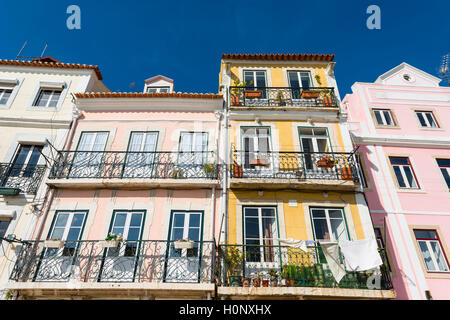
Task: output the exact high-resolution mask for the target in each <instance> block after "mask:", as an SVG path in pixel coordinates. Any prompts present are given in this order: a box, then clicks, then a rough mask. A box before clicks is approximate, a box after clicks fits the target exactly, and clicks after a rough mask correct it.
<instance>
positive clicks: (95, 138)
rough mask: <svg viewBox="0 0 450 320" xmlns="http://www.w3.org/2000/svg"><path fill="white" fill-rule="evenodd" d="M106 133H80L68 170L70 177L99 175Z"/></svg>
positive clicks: (106, 137) (106, 138)
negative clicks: (71, 163)
mask: <svg viewBox="0 0 450 320" xmlns="http://www.w3.org/2000/svg"><path fill="white" fill-rule="evenodd" d="M107 140H108V132H82V133H81V136H80V140H79V142H78V146H77V151H76V153H75V155H74V159H73V165H72V167H71V169H70V176H71V177H91V178H92V177H96V176H97V175H98V174H99V173H100V169H101V168H100V167H101V161H102V157H103V151H104V150H105V146H106V141H107Z"/></svg>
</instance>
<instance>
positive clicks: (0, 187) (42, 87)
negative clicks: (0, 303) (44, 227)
mask: <svg viewBox="0 0 450 320" xmlns="http://www.w3.org/2000/svg"><path fill="white" fill-rule="evenodd" d="M109 91H110V90H109V89H108V88H107V87H106V86H105V85H104V84H103V82H102V75H101V73H100V70H99V69H98V67H97V66H92V65H81V64H71V63H61V62H59V61H57V60H56V59H53V58H51V57H45V58H38V59H33V60H32V61H17V60H0V237H1V238H7V239H3V240H2V239H1V238H0V298H4V296H5V294H6V290H5V289H4V287H5V284H6V282H7V281H8V278H9V274H10V273H11V270H12V268H13V265H14V260H15V258H16V257H15V252H16V250H17V249H18V247H19V246H21V245H22V244H21V243H20V242H18V241H17V240H16V239H33V238H34V234H33V233H34V231H35V230H39V226H38V225H37V221H38V219H37V218H38V217H39V215H40V214H42V213H43V212H44V211H45V207H46V206H45V202H44V200H45V199H46V198H48V197H46V195H47V194H48V192H49V190H48V188H47V186H46V185H45V183H43V181H45V178H46V176H47V175H48V171H49V165H48V164H49V163H50V162H51V161H52V160H53V159H54V158H55V157H56V156H57V153H56V151H55V150H62V149H63V148H64V145H65V143H66V140H67V139H68V138H69V135H70V133H71V132H72V130H71V129H73V128H71V124H72V120H73V117H74V116H78V115H77V112H75V110H74V105H73V103H72V100H73V95H72V94H73V93H76V92H109ZM53 147H54V148H53ZM11 240H13V241H11Z"/></svg>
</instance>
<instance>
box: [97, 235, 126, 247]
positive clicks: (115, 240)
mask: <svg viewBox="0 0 450 320" xmlns="http://www.w3.org/2000/svg"><path fill="white" fill-rule="evenodd" d="M122 241H123V237H122V234H121V233H119V234H118V235H116V234H114V233H112V232H110V233H108V236H107V237H106V238H105V240H102V241H100V245H101V246H102V248H117V246H118V245H119V242H122Z"/></svg>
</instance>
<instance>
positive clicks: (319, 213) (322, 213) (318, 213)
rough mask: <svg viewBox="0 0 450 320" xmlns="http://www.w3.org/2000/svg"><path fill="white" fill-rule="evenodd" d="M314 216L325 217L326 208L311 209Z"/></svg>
mask: <svg viewBox="0 0 450 320" xmlns="http://www.w3.org/2000/svg"><path fill="white" fill-rule="evenodd" d="M311 212H312V215H313V218H325V210H322V209H314V210H311Z"/></svg>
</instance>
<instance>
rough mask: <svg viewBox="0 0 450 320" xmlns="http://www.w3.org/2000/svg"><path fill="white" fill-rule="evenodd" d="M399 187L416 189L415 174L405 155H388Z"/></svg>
mask: <svg viewBox="0 0 450 320" xmlns="http://www.w3.org/2000/svg"><path fill="white" fill-rule="evenodd" d="M389 160H390V161H391V165H392V168H393V170H394V173H395V176H396V178H397V183H398V186H399V187H400V188H408V189H418V188H419V187H418V183H417V180H416V176H415V174H414V171H413V169H412V166H411V164H410V162H409V158H407V157H389Z"/></svg>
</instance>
